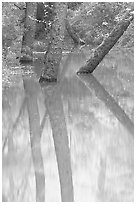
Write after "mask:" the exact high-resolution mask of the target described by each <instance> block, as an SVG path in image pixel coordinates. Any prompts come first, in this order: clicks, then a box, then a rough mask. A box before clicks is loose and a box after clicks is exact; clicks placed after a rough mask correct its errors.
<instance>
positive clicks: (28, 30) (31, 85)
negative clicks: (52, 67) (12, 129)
mask: <svg viewBox="0 0 136 204" xmlns="http://www.w3.org/2000/svg"><path fill="white" fill-rule="evenodd" d="M36 11H37V4H36V3H26V10H25V14H26V16H25V23H24V28H25V32H24V36H23V41H22V50H21V52H22V56H21V59H20V63H21V64H22V65H24V66H23V69H24V72H25V71H26V72H27V73H28V71H31V70H33V66H31V65H33V54H32V48H33V42H34V36H35V19H36ZM23 83H24V90H25V92H26V100H27V109H28V116H29V127H30V142H31V152H32V159H33V164H34V172H35V180H36V201H39V202H44V201H45V176H44V165H43V160H42V153H41V144H40V136H41V132H40V131H41V128H40V116H39V112H38V104H37V93H38V91H39V90H40V89H38V83H37V82H36V81H35V80H34V79H33V77H32V76H31V75H30V74H28V75H27V76H26V75H24V76H23Z"/></svg>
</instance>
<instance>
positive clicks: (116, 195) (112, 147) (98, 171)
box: [2, 53, 134, 202]
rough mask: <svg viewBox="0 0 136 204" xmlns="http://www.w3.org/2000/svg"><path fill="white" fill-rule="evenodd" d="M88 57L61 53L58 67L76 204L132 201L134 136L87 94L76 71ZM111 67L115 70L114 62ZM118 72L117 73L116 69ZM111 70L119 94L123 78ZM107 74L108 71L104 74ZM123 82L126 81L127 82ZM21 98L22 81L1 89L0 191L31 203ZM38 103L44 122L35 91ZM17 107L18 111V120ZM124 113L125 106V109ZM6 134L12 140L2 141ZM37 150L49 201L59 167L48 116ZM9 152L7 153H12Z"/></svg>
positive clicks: (56, 194) (55, 196)
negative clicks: (0, 158) (0, 180)
mask: <svg viewBox="0 0 136 204" xmlns="http://www.w3.org/2000/svg"><path fill="white" fill-rule="evenodd" d="M86 58H87V56H86V55H85V54H80V55H79V54H77V53H74V54H73V55H71V56H70V57H69V59H68V58H67V57H66V58H65V57H64V60H63V62H62V64H61V68H60V69H61V71H62V72H63V66H65V67H66V66H67V67H68V68H67V70H66V71H65V72H64V73H63V79H62V81H61V83H62V85H61V87H60V93H61V98H62V101H63V108H64V113H65V120H66V125H67V131H68V137H69V148H70V154H71V164H72V174H73V175H72V176H73V185H74V198H75V201H79V202H86V201H90V202H91V201H109V202H110V201H114V202H117V201H133V197H134V196H133V190H134V189H133V188H134V183H133V180H134V175H133V174H134V172H133V167H134V155H133V151H134V147H133V139H132V136H131V135H130V133H129V132H127V130H126V129H125V127H123V126H122V125H121V124H120V123H119V122H118V120H117V119H116V118H115V116H114V115H113V114H112V113H111V112H110V111H109V110H108V109H107V108H106V106H105V105H104V103H103V102H102V101H100V100H99V99H98V98H97V97H96V96H95V93H94V92H93V90H92V91H91V92H90V91H89V90H88V89H87V88H86V87H85V85H84V84H83V83H82V82H81V81H80V80H79V79H78V78H77V77H76V75H75V72H76V70H77V69H78V68H79V67H80V66H83V65H84V63H85V59H86ZM108 60H109V59H108V58H107V63H111V60H109V61H108ZM122 61H123V60H122ZM121 63H122V62H121ZM105 65H106V64H105ZM101 66H102V64H101ZM111 66H113V68H114V67H115V68H116V65H115V60H113V63H112V65H111ZM123 66H124V65H123ZM128 66H130V63H129V65H128ZM119 69H121V65H118V67H117V69H113V70H115V71H113V73H114V74H115V75H116V76H120V75H119V74H120V72H119ZM126 69H127V68H126ZM131 69H132V67H131ZM129 70H130V68H129ZM132 70H133V69H132ZM117 71H118V73H115V72H117ZM107 73H108V72H106V74H107ZM113 73H112V76H113V78H114V80H113V81H112V86H113V87H114V88H115V85H116V84H117V83H118V84H117V89H118V90H116V91H117V94H118V93H119V91H120V90H119V89H121V88H122V86H123V82H122V83H121V82H120V81H119V80H118V81H117V77H114V76H115V75H114V74H113ZM94 75H95V76H96V77H97V78H98V79H100V80H101V82H102V80H103V81H105V82H106V85H107V84H108V80H107V81H106V80H105V78H104V77H105V76H104V75H103V76H102V75H101V74H100V73H97V72H96V73H94ZM100 76H101V77H100ZM110 77H111V75H110V74H109V76H108V78H110ZM110 81H111V80H110ZM114 83H115V84H114ZM124 84H125V85H126V82H125V83H124ZM106 85H105V86H106ZM125 85H124V86H125ZM107 86H108V85H107ZM132 86H133V84H132ZM115 89H116V88H115ZM131 90H132V88H131ZM109 91H110V90H109ZM112 94H113V93H112ZM117 94H115V96H116V95H117ZM24 98H25V93H24V89H23V83H22V80H21V79H20V80H19V81H17V82H16V83H15V84H13V85H12V86H10V87H9V88H5V89H3V101H2V102H3V116H2V120H3V135H2V137H3V194H4V195H5V197H6V199H7V200H8V201H10V202H12V201H20V202H24V201H35V179H34V169H33V163H32V157H31V147H30V139H29V122H28V113H27V109H26V105H25V103H24ZM115 98H116V97H115ZM123 99H124V100H123V101H125V102H124V103H125V104H126V106H127V107H128V105H129V104H130V108H129V110H130V111H129V113H128V114H130V115H129V117H130V118H131V119H132V120H133V107H134V104H133V97H132V94H129V97H126V98H123ZM128 101H129V102H130V103H128ZM38 107H39V113H40V120H41V121H42V119H43V117H44V114H45V112H46V108H45V106H44V96H43V94H42V92H41V91H39V93H38ZM123 107H124V106H123ZM20 110H22V111H21V113H20V117H19V118H18V120H17V117H18V115H19V112H20ZM127 111H128V109H126V113H127ZM15 121H16V122H15ZM15 123H16V124H15ZM9 137H10V138H12V139H11V140H6V138H9ZM41 149H42V156H43V161H44V171H45V180H46V181H45V186H46V187H45V199H46V201H47V202H56V201H60V186H59V177H58V169H57V163H56V156H55V151H54V143H53V138H52V130H51V126H50V121H49V117H48V116H46V120H45V124H44V128H43V131H42V137H41ZM8 151H10V152H11V154H10V155H9V154H8Z"/></svg>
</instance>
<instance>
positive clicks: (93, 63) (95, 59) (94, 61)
mask: <svg viewBox="0 0 136 204" xmlns="http://www.w3.org/2000/svg"><path fill="white" fill-rule="evenodd" d="M133 18H134V16H133V14H132V13H131V12H127V13H126V15H125V16H124V18H123V19H122V20H121V21H120V22H119V23H118V24H117V25H116V26H115V28H114V29H113V30H112V32H111V33H110V34H109V36H108V37H107V38H105V40H104V41H103V42H102V43H101V44H100V45H99V46H98V47H97V48H96V49H95V50H94V52H93V53H92V54H91V57H90V59H89V60H88V61H87V63H86V65H85V66H83V67H81V68H80V70H79V71H78V72H77V74H79V75H80V74H83V73H92V72H93V71H94V69H95V68H96V67H97V66H98V64H99V63H100V62H101V61H102V59H103V58H104V57H105V55H106V54H107V53H108V52H109V51H110V50H111V48H112V47H113V46H114V45H115V43H116V42H117V41H118V40H119V38H120V37H121V36H122V35H123V33H124V32H125V31H126V29H127V28H128V26H129V25H130V22H131V21H132V20H133Z"/></svg>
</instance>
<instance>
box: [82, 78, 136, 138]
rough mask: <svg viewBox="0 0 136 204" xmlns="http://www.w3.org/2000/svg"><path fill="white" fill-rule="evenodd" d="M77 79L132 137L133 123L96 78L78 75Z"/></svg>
mask: <svg viewBox="0 0 136 204" xmlns="http://www.w3.org/2000/svg"><path fill="white" fill-rule="evenodd" d="M78 77H79V79H80V80H81V81H82V82H83V83H84V84H85V85H86V86H87V87H88V88H89V89H90V90H92V89H93V90H94V92H95V94H96V96H97V97H98V98H99V99H100V100H102V101H103V102H104V104H105V105H106V106H107V107H108V108H109V110H110V111H111V112H112V113H113V114H114V115H115V117H116V118H117V119H118V120H119V121H120V122H121V124H122V125H123V126H124V127H125V128H126V129H127V130H128V131H129V132H130V134H131V135H132V137H134V124H133V122H132V121H131V120H130V119H129V117H128V116H127V115H126V113H125V112H124V111H123V110H122V108H120V106H119V105H118V104H117V102H116V101H115V100H114V98H113V97H111V96H110V94H109V93H108V92H107V91H106V90H105V89H104V87H103V86H102V85H101V84H100V83H99V82H98V81H97V80H96V78H95V77H94V76H93V75H92V74H80V75H78Z"/></svg>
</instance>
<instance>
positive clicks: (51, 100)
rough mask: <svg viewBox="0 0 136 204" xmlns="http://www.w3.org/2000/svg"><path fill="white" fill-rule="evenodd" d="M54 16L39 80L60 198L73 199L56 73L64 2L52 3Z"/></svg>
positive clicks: (63, 20)
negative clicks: (54, 157) (47, 119)
mask: <svg viewBox="0 0 136 204" xmlns="http://www.w3.org/2000/svg"><path fill="white" fill-rule="evenodd" d="M53 6H54V13H53V14H55V15H54V19H53V20H52V25H51V29H50V33H49V36H47V37H48V39H49V45H48V50H47V53H46V55H45V68H44V71H43V73H42V76H41V77H40V80H39V82H40V84H41V87H42V90H43V92H44V95H45V105H46V109H47V112H48V115H49V118H50V123H51V127H52V134H53V140H54V146H55V152H56V158H57V164H58V172H59V178H60V188H61V200H62V201H65V202H69V201H73V200H74V198H73V197H74V196H73V183H72V170H71V159H70V150H69V145H68V133H67V128H66V122H65V117H64V111H63V104H62V100H61V96H60V94H59V88H58V86H59V84H57V75H58V69H59V65H60V61H61V58H62V46H63V38H64V29H65V17H66V8H67V6H66V3H53Z"/></svg>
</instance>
